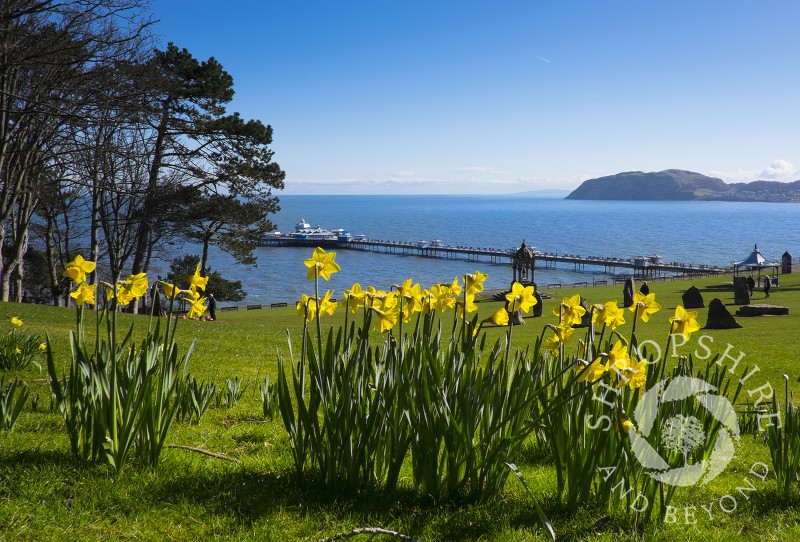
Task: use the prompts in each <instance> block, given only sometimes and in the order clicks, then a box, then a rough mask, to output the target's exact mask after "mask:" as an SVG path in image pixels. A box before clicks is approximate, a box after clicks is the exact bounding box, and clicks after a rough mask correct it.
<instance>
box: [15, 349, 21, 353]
mask: <svg viewBox="0 0 800 542" xmlns="http://www.w3.org/2000/svg"><path fill="white" fill-rule="evenodd" d="M14 353H15V354H22V350H20V349H19V348H15V349H14Z"/></svg>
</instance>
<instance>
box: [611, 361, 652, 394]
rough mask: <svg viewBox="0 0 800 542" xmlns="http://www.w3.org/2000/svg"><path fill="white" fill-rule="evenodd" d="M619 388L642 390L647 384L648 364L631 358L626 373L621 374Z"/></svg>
mask: <svg viewBox="0 0 800 542" xmlns="http://www.w3.org/2000/svg"><path fill="white" fill-rule="evenodd" d="M619 376H620V380H619V382H618V383H617V387H618V388H624V387H625V386H628V387H629V388H631V389H636V388H641V387H642V386H644V385H645V384H646V383H647V363H645V362H644V361H642V360H639V359H636V358H630V359H629V360H628V365H627V366H626V367H625V369H624V371H622V373H620V375H619Z"/></svg>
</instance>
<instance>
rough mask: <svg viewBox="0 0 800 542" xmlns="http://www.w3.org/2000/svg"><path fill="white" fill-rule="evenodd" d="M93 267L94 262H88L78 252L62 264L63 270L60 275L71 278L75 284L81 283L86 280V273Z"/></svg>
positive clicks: (92, 269)
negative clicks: (72, 258) (70, 259)
mask: <svg viewBox="0 0 800 542" xmlns="http://www.w3.org/2000/svg"><path fill="white" fill-rule="evenodd" d="M94 268H95V263H94V262H88V261H86V260H84V259H83V256H81V255H80V254H78V255H77V256H75V259H74V260H72V261H71V262H69V263H68V264H67V265H65V266H64V272H63V273H62V274H61V276H63V277H67V278H69V279H71V280H72V282H74V283H75V284H81V283H83V282H86V273H91V272H92V271H94Z"/></svg>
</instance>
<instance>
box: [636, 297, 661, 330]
mask: <svg viewBox="0 0 800 542" xmlns="http://www.w3.org/2000/svg"><path fill="white" fill-rule="evenodd" d="M628 309H629V310H630V311H631V312H633V313H636V315H637V316H638V317H639V318H641V320H642V322H645V323H646V322H647V321H648V320H650V317H651V316H652V315H653V314H654V313H656V312H658V311H660V310H661V305H659V304H658V303H656V294H655V293H651V294H647V295H644V294H643V293H642V292H635V293H634V294H633V305H631V306H630V307H628Z"/></svg>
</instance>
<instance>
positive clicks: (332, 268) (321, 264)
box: [305, 247, 341, 280]
mask: <svg viewBox="0 0 800 542" xmlns="http://www.w3.org/2000/svg"><path fill="white" fill-rule="evenodd" d="M334 258H336V253H335V252H327V253H326V252H325V251H324V250H323V249H321V248H320V247H317V248H316V250H314V254H313V255H312V256H311V258H309V259H308V260H306V261H305V264H306V266H307V267H308V274H307V275H306V279H308V280H314V279H315V278H316V277H317V276H320V277H322V278H324V279H325V280H330V279H331V274H332V273H336V272H337V271H339V270H340V269H341V268H340V267H339V264H337V263H336V262H335V261H333V260H334Z"/></svg>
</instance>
